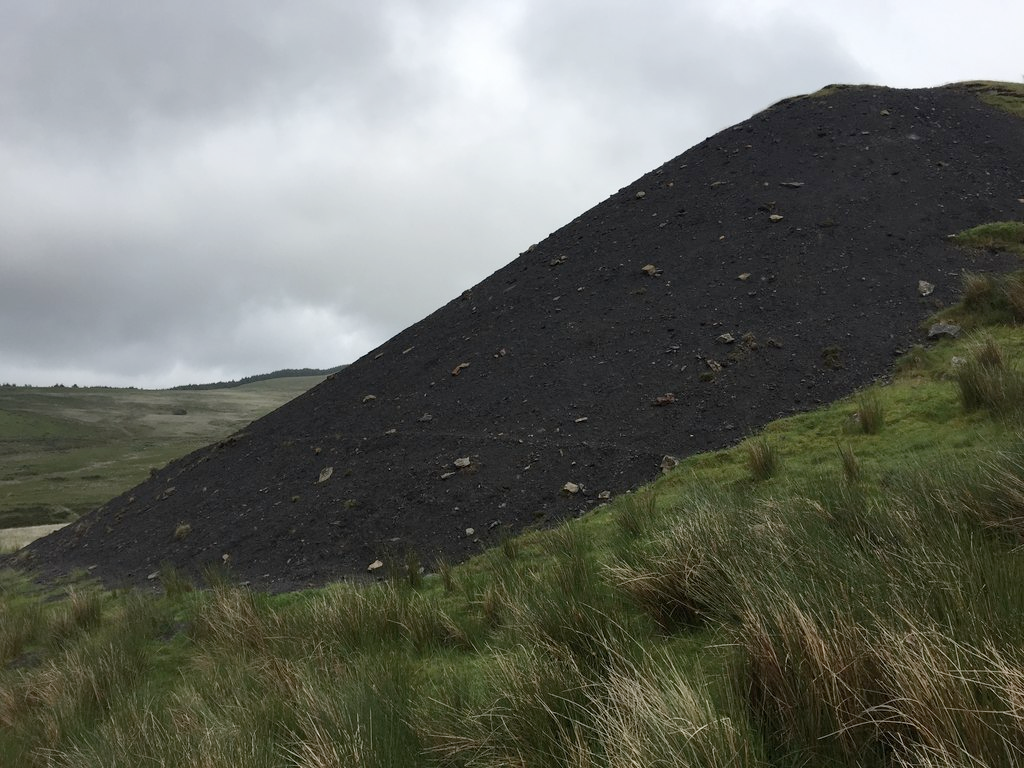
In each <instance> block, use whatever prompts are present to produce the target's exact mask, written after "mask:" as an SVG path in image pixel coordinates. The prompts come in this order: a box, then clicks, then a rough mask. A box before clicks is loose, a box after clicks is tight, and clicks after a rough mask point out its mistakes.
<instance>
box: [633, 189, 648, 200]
mask: <svg viewBox="0 0 1024 768" xmlns="http://www.w3.org/2000/svg"><path fill="white" fill-rule="evenodd" d="M645 197H647V193H646V192H644V191H643V190H642V189H641V190H640V191H639V192H637V193H636V199H637V200H643V199H644V198H645Z"/></svg>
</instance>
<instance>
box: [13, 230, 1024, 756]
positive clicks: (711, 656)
mask: <svg viewBox="0 0 1024 768" xmlns="http://www.w3.org/2000/svg"><path fill="white" fill-rule="evenodd" d="M1022 228H1024V225H1019V224H1016V225H1010V226H1009V230H1010V231H1011V232H1019V231H1020V230H1021V229H1022ZM1020 280H1021V278H1020V277H1019V276H1017V277H1012V276H1011V277H1009V278H992V277H987V276H978V275H973V276H972V275H969V276H965V288H967V289H968V291H967V295H966V301H965V304H964V306H962V307H959V308H957V309H956V310H955V311H953V312H951V313H950V316H951V317H953V316H955V317H957V318H958V319H959V320H960V321H961V322H963V323H964V324H965V325H970V324H972V323H973V324H976V325H979V324H980V322H981V321H980V320H979V318H984V319H985V321H986V322H987V323H989V325H987V326H986V327H983V328H977V329H975V331H974V332H972V333H971V334H969V335H967V336H966V337H965V338H962V339H958V340H955V341H952V340H945V341H942V342H939V343H937V344H936V345H935V346H932V347H929V348H919V349H914V350H912V351H911V352H910V353H909V354H908V355H907V356H905V357H904V358H903V359H901V360H900V361H899V364H898V366H897V369H896V371H895V373H894V375H893V378H892V380H891V381H890V382H887V383H880V384H878V385H876V386H874V387H872V388H870V389H868V390H865V391H864V392H862V393H860V394H859V395H858V396H856V397H854V398H852V399H849V400H846V401H842V402H839V403H836V404H834V405H832V406H829V407H827V408H823V409H821V410H819V411H815V412H812V413H806V414H802V415H799V416H795V417H792V418H788V419H785V420H782V421H779V422H776V423H773V424H771V425H769V427H768V428H767V429H766V430H765V431H764V432H763V433H762V434H760V435H756V436H751V437H750V438H749V439H747V440H746V441H744V442H743V443H741V444H739V445H737V446H735V447H733V448H730V449H728V450H723V451H718V452H715V453H711V454H703V455H699V456H694V457H691V458H689V459H686V460H684V461H682V462H681V463H680V464H679V466H677V467H676V468H675V469H674V470H672V471H671V472H670V473H668V474H666V475H664V476H663V477H662V478H661V479H660V480H659V481H658V482H656V483H655V484H653V485H652V486H651V487H649V488H646V489H642V490H640V491H639V492H636V493H633V494H627V495H625V496H622V497H620V498H618V499H616V500H614V501H613V502H612V503H611V504H608V505H606V506H605V507H602V508H600V509H598V510H596V511H594V512H593V513H591V514H589V515H587V516H585V517H583V518H580V519H578V520H575V521H573V522H571V523H569V524H566V525H564V526H562V527H560V528H557V529H554V530H549V531H543V532H540V531H538V532H534V533H530V534H527V535H524V536H522V537H519V538H515V539H508V540H506V541H505V542H504V543H503V544H502V545H501V546H499V547H497V548H495V549H493V550H489V551H487V552H483V553H481V555H480V556H479V557H478V558H476V559H474V560H472V561H470V562H468V563H466V564H463V565H460V566H457V567H448V566H444V565H442V567H440V568H439V569H438V572H437V573H433V574H423V573H421V570H420V568H419V564H418V562H417V560H416V557H415V556H414V555H411V556H410V557H409V560H408V562H407V563H406V564H405V567H404V568H401V569H398V570H396V571H395V572H393V573H391V574H388V577H387V578H386V579H384V580H383V581H381V582H380V583H376V584H372V585H367V586H361V587H360V586H353V585H345V584H336V585H331V586H328V587H326V588H323V589H319V590H313V591H307V592H301V593H294V594H288V595H279V596H267V595H263V594H258V593H253V592H251V591H250V590H248V589H246V588H245V586H244V585H237V584H233V583H232V582H231V579H230V573H229V572H227V571H224V572H216V571H211V572H208V574H207V583H208V586H209V587H210V588H209V589H206V590H202V591H196V590H194V589H193V588H192V585H191V584H189V583H188V582H186V581H185V580H184V579H182V578H181V577H180V576H178V575H177V574H175V573H174V572H173V571H171V570H169V569H167V570H165V571H164V572H163V573H161V574H160V577H159V579H154V584H157V583H159V585H160V586H161V587H162V591H163V595H162V596H159V597H152V596H146V595H142V594H139V593H137V592H131V591H129V592H118V593H110V592H104V591H102V590H100V589H98V588H96V587H94V586H92V585H91V584H90V583H89V582H88V580H87V579H85V578H84V577H83V579H80V580H79V581H77V583H73V584H68V585H66V586H64V587H61V588H59V589H58V590H57V591H58V593H60V594H63V595H64V599H62V600H57V601H54V600H52V599H49V593H48V592H47V591H39V590H38V588H35V587H33V586H32V585H30V584H28V583H27V582H26V581H25V580H24V579H23V578H22V577H20V576H18V575H16V574H15V573H13V572H6V573H4V574H3V575H2V578H0V670H2V671H0V764H2V765H19V766H44V765H45V766H76V768H77V767H80V766H84V767H88V766H96V767H99V766H137V765H146V764H152V765H161V766H196V765H199V766H237V765H246V766H343V765H344V766H350V765H351V766H466V767H467V768H468V767H469V766H495V767H497V766H573V767H576V766H579V767H580V768H582V767H583V766H617V767H618V766H654V765H657V766H778V767H779V768H783V767H788V766H798V765H822V766H849V767H851V768H852V767H853V766H858V767H860V766H865V767H868V768H874V767H876V766H877V767H878V768H882V767H888V766H918V767H921V768H924V767H925V766H929V767H930V766H946V767H949V766H968V765H969V766H993V767H994V766H1004V765H1014V764H1019V763H1021V762H1024V708H1022V706H1021V702H1022V701H1024V625H1022V624H1021V621H1020V617H1021V615H1024V591H1022V590H1021V589H1020V584H1021V583H1022V580H1024V559H1022V554H1021V551H1020V545H1021V543H1022V541H1024V522H1022V520H1024V512H1022V510H1024V440H1022V437H1021V415H1022V414H1024V330H1022V329H1021V328H1020V327H1019V326H1018V325H1017V323H1019V322H1020V321H1021V320H1024V304H1022V305H1020V307H1018V306H1017V305H1016V303H1015V298H1014V297H1015V296H1016V295H1017V289H1018V286H1019V285H1021V282H1020ZM992 323H995V324H992Z"/></svg>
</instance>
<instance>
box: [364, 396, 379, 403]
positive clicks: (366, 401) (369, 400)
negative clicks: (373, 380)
mask: <svg viewBox="0 0 1024 768" xmlns="http://www.w3.org/2000/svg"><path fill="white" fill-rule="evenodd" d="M376 399H377V396H376V395H366V397H364V398H363V402H364V403H372V402H373V401H374V400H376Z"/></svg>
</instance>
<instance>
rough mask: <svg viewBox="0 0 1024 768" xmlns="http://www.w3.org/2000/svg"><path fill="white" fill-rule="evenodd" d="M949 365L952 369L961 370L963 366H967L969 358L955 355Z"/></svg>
mask: <svg viewBox="0 0 1024 768" xmlns="http://www.w3.org/2000/svg"><path fill="white" fill-rule="evenodd" d="M949 365H950V367H951V368H960V367H961V366H964V365H967V358H966V357H960V356H959V355H953V357H951V358H949Z"/></svg>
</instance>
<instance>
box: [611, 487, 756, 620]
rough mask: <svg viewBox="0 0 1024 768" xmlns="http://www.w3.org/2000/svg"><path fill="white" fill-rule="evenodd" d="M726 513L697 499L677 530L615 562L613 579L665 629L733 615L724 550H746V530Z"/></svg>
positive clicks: (707, 500) (711, 501)
mask: <svg viewBox="0 0 1024 768" xmlns="http://www.w3.org/2000/svg"><path fill="white" fill-rule="evenodd" d="M722 511H723V510H722V508H721V507H719V506H718V504H717V503H716V500H715V499H714V498H712V497H707V498H701V499H694V500H692V501H691V503H690V505H689V506H688V507H687V508H686V509H685V510H684V511H681V512H680V518H681V521H680V523H679V524H678V525H677V526H676V527H675V528H673V529H672V530H671V531H669V532H668V533H666V534H663V535H662V536H659V537H657V538H655V539H653V540H651V541H648V542H644V543H642V544H640V545H639V546H638V547H637V548H636V549H634V550H633V551H632V552H630V553H628V554H627V555H626V556H624V557H623V558H620V559H617V560H614V561H612V563H611V564H609V565H608V566H607V568H606V572H607V576H608V578H609V580H610V581H611V582H612V583H613V584H614V585H615V586H616V588H617V589H618V590H619V591H620V592H621V593H622V594H623V595H625V596H626V597H628V598H629V599H630V600H632V601H633V602H634V603H635V604H636V605H637V606H638V607H639V608H640V609H641V610H643V611H644V612H645V613H646V614H647V615H649V616H650V617H651V618H652V619H653V620H654V621H655V622H657V624H658V626H660V627H661V628H662V629H664V630H677V629H683V628H696V627H699V626H702V625H704V624H705V623H706V622H707V621H709V620H711V619H721V618H723V617H724V616H728V615H730V614H731V612H732V605H733V604H734V602H735V596H734V594H733V587H732V584H731V583H730V581H729V578H728V575H727V572H726V570H725V569H724V568H723V559H725V558H726V557H727V556H726V555H723V550H725V549H728V548H730V547H733V546H736V547H737V548H740V547H741V545H740V544H739V541H740V540H741V537H742V533H743V532H742V531H741V530H740V529H739V528H738V527H737V526H735V525H734V523H733V521H732V520H730V516H728V515H723V514H722Z"/></svg>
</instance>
